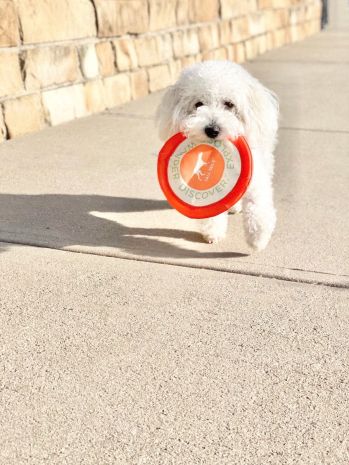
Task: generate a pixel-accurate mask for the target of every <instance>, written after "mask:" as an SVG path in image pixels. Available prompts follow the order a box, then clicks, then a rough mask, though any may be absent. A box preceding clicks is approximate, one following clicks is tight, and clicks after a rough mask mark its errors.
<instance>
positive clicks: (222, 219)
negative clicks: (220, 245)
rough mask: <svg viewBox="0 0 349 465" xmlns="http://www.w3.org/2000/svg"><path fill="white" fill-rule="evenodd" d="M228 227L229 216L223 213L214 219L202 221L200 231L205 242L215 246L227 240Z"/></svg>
mask: <svg viewBox="0 0 349 465" xmlns="http://www.w3.org/2000/svg"><path fill="white" fill-rule="evenodd" d="M227 227H228V215H227V214H226V213H223V214H221V215H218V216H214V217H213V218H208V219H206V220H201V222H200V230H201V234H202V237H203V239H204V241H205V242H207V243H209V244H215V243H217V242H219V241H221V240H222V239H224V238H225V236H226V233H227Z"/></svg>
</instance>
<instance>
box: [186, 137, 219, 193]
mask: <svg viewBox="0 0 349 465" xmlns="http://www.w3.org/2000/svg"><path fill="white" fill-rule="evenodd" d="M224 167H225V163H224V158H223V157H222V155H221V153H220V152H219V151H218V150H217V149H216V148H215V147H212V146H211V145H206V144H200V145H197V146H196V147H194V148H193V149H191V150H189V151H188V152H187V153H186V154H185V155H184V156H183V157H182V160H181V164H180V173H181V176H182V179H183V180H184V182H185V183H186V184H187V185H188V186H189V187H191V188H192V189H196V190H200V191H203V190H206V189H210V188H211V187H213V186H215V185H216V184H218V183H219V181H220V180H221V178H222V176H223V173H224Z"/></svg>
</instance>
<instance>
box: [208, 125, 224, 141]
mask: <svg viewBox="0 0 349 465" xmlns="http://www.w3.org/2000/svg"><path fill="white" fill-rule="evenodd" d="M219 132H220V129H219V127H218V126H206V127H205V133H206V135H207V136H208V137H210V138H211V139H215V138H216V137H217V136H218V134H219Z"/></svg>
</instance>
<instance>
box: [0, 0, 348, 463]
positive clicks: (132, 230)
mask: <svg viewBox="0 0 349 465" xmlns="http://www.w3.org/2000/svg"><path fill="white" fill-rule="evenodd" d="M338 5H339V6H338ZM339 7H340V8H341V9H340V10H338V8H339ZM336 8H337V10H334V12H332V18H335V17H336V15H337V17H338V18H341V19H340V22H338V23H335V22H334V20H333V21H332V23H331V27H330V28H329V30H328V31H326V32H323V33H322V34H319V35H318V36H316V37H313V38H310V39H308V40H306V41H305V42H302V43H299V44H295V45H292V46H288V47H284V48H282V49H279V50H276V51H273V52H270V53H268V54H266V55H263V56H262V57H260V58H259V59H258V60H256V61H254V62H253V63H249V64H248V65H246V66H247V68H248V69H249V70H250V71H251V72H252V73H253V74H254V75H256V76H257V77H258V78H260V79H261V80H262V81H263V82H264V83H265V84H266V85H267V86H269V87H270V88H272V89H273V90H275V91H276V92H277V94H278V95H279V97H280V101H281V109H282V120H281V129H280V138H279V139H280V142H279V146H278V149H277V164H276V180H275V185H276V192H275V195H276V204H277V208H278V218H279V219H278V227H277V230H276V233H275V236H274V238H273V240H272V242H271V244H270V246H269V247H268V248H267V249H266V251H264V252H263V253H260V254H252V253H251V251H250V250H249V249H248V248H247V247H246V245H245V242H244V238H243V235H242V228H241V218H240V217H239V216H236V215H235V216H232V217H231V219H230V220H231V222H232V224H231V227H230V231H231V236H230V237H229V238H228V239H227V240H226V241H224V242H222V243H221V244H218V245H215V246H212V245H207V244H204V243H202V242H201V240H200V236H199V235H198V234H197V232H196V230H195V227H194V225H193V223H192V221H190V220H189V219H185V218H184V217H181V216H180V215H179V214H177V213H176V212H175V211H173V210H171V209H169V207H168V205H167V203H166V202H165V201H164V199H163V197H162V194H161V192H160V190H159V187H158V185H157V182H156V178H155V167H156V153H157V151H158V149H159V147H160V143H159V141H158V139H157V137H156V132H155V130H154V125H153V114H154V109H155V106H156V104H157V103H158V101H159V99H160V97H161V95H160V94H154V95H152V96H150V97H148V98H146V99H144V100H143V101H136V102H132V103H130V104H128V105H125V106H123V107H120V108H116V109H115V110H113V111H111V112H107V113H103V114H101V115H98V116H94V117H91V118H86V119H82V120H78V121H75V122H74V123H70V124H68V125H62V126H59V127H56V128H50V129H47V130H45V131H43V132H41V133H38V134H35V135H30V136H27V137H24V138H22V139H18V140H15V141H10V142H8V143H6V144H3V145H2V146H0V159H1V161H2V170H1V173H0V185H1V192H2V193H1V194H0V241H2V242H1V243H0V273H1V286H0V311H1V325H0V328H1V329H0V337H1V341H2V347H1V360H0V363H1V365H0V366H1V373H2V374H1V378H0V385H1V388H0V391H1V395H2V398H1V404H0V426H1V427H0V441H1V446H0V465H22V464H23V465H24V464H26V465H27V464H29V465H39V464H40V465H41V464H50V465H56V464H57V465H58V464H59V465H61V464H68V465H76V464H86V465H87V464H88V465H107V464H108V465H109V464H110V465H115V464H122V465H141V464H149V465H182V464H183V465H184V464H185V465H192V464H205V465H235V464H236V465H266V464H273V465H283V464H297V465H319V464H321V465H344V464H346V465H347V464H348V462H349V444H348V437H349V436H348V432H349V414H348V412H349V402H348V396H347V392H348V388H349V377H348V368H349V366H348V365H349V362H348V361H349V343H348V340H349V337H348V336H349V325H348V323H349V305H348V304H349V298H348V297H349V293H348V286H349V251H348V244H349V240H348V239H349V235H348V232H349V224H348V215H347V208H348V202H349V193H348V180H349V163H348V146H349V103H348V102H349V80H348V75H349V56H348V49H349V31H348V29H346V22H345V14H347V13H346V11H347V10H346V3H345V2H338V3H337V4H336ZM330 20H331V15H330ZM336 24H338V25H337V26H336ZM54 249H56V250H54ZM74 252H81V253H74ZM97 255H98V256H97ZM150 262H153V263H150Z"/></svg>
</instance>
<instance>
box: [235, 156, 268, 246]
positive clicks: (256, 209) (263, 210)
mask: <svg viewBox="0 0 349 465" xmlns="http://www.w3.org/2000/svg"><path fill="white" fill-rule="evenodd" d="M243 215H244V229H245V236H246V240H247V243H248V244H249V245H250V246H251V247H253V248H254V249H256V250H262V249H264V248H265V247H266V246H267V245H268V242H269V241H270V238H271V235H272V233H273V231H274V228H275V223H276V211H275V208H274V203H273V186H272V175H271V174H269V173H268V172H267V170H266V169H265V166H263V165H261V166H259V163H258V162H257V160H256V163H255V166H254V172H253V177H252V180H251V184H250V186H249V188H248V190H247V192H246V194H245V195H244V197H243Z"/></svg>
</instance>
